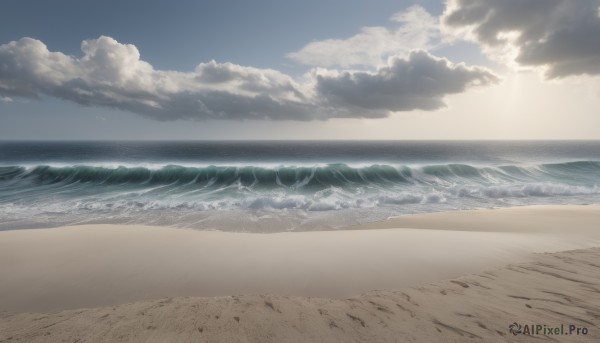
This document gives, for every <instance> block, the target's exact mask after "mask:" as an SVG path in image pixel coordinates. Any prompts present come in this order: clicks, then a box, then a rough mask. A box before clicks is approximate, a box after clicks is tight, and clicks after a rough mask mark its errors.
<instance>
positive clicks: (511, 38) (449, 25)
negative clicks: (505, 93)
mask: <svg viewBox="0 0 600 343" xmlns="http://www.w3.org/2000/svg"><path fill="white" fill-rule="evenodd" d="M599 5H600V1H598V0H578V1H573V0H503V1H497V0H477V1H475V0H450V1H449V2H448V5H447V8H446V10H445V13H444V15H443V16H442V22H443V25H444V27H445V28H446V30H447V31H448V32H450V33H452V34H454V35H458V36H461V37H466V38H468V39H471V40H474V41H476V42H478V43H480V44H481V45H482V46H483V47H484V49H485V51H486V52H487V53H488V54H489V55H490V56H491V57H492V58H496V59H499V60H503V61H506V60H509V61H511V62H513V63H517V64H518V65H519V66H527V67H544V68H545V69H546V77H548V78H561V77H566V76H570V75H580V74H589V75H598V74H600V17H599V14H598V13H599Z"/></svg>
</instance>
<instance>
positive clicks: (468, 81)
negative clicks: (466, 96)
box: [316, 51, 499, 116]
mask: <svg viewBox="0 0 600 343" xmlns="http://www.w3.org/2000/svg"><path fill="white" fill-rule="evenodd" d="M316 79H317V86H316V87H317V91H318V94H320V95H321V96H322V97H324V98H325V99H326V100H327V102H328V103H330V104H335V105H338V106H340V107H345V108H350V109H353V110H367V111H374V113H380V114H381V116H385V114H386V113H387V112H389V111H392V112H396V111H410V110H416V109H419V110H435V109H438V108H440V107H443V106H444V102H443V97H444V96H445V95H447V94H454V93H460V92H463V91H465V89H466V88H467V87H470V86H481V85H490V84H495V83H497V82H498V81H499V78H498V77H497V76H495V75H494V74H493V73H491V72H490V71H489V70H487V69H484V68H479V67H467V66H465V65H464V64H452V63H451V62H450V61H448V60H446V59H443V58H437V57H434V56H432V55H430V54H429V53H427V52H425V51H413V52H411V53H410V54H409V56H408V58H400V57H398V56H394V57H391V58H389V60H388V63H387V65H385V66H382V67H380V68H378V69H377V71H376V72H363V71H354V72H352V71H346V72H341V73H323V72H321V73H319V72H317V73H316Z"/></svg>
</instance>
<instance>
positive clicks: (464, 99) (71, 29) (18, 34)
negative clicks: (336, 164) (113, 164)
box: [0, 0, 600, 139]
mask: <svg viewBox="0 0 600 343" xmlns="http://www.w3.org/2000/svg"><path fill="white" fill-rule="evenodd" d="M477 4H478V5H477V6H479V7H480V8H473V7H474V6H473V5H472V4H470V2H469V1H467V0H456V1H454V0H453V1H450V2H448V3H446V2H442V1H414V2H409V1H374V2H373V1H371V2H368V1H303V2H288V1H253V2H248V1H219V2H213V3H208V2H198V1H171V2H164V1H163V2H157V1H126V2H125V1H102V2H100V1H52V2H50V1H30V0H21V1H13V0H9V1H5V2H3V5H2V11H1V12H0V45H1V47H0V65H1V64H2V63H3V59H4V69H3V70H0V99H1V101H0V139H289V138H293V139H482V138H493V139H569V138H570V139H577V138H585V139H598V138H600V132H596V131H598V130H591V129H590V127H592V126H594V125H597V124H600V123H599V122H598V120H599V119H598V116H597V115H595V114H594V113H595V112H596V110H595V109H596V108H597V106H598V105H599V98H600V87H599V82H598V80H597V77H596V75H597V74H598V73H600V70H597V69H596V68H595V67H594V65H596V64H597V63H596V62H597V61H599V56H600V47H598V46H597V45H599V41H598V40H597V39H595V38H593V37H594V36H600V35H597V34H596V33H600V31H598V27H600V24H598V23H597V21H598V22H600V19H599V18H598V15H597V13H596V14H594V15H590V14H589V13H591V12H593V11H591V12H590V9H596V10H597V9H598V6H599V3H598V1H591V0H586V1H582V2H581V4H580V5H579V6H577V7H576V6H569V5H568V2H565V0H557V1H553V2H540V1H535V0H526V1H522V2H519V1H517V2H515V1H507V2H505V3H503V4H498V2H494V1H491V0H488V1H481V2H479V3H477ZM477 6H475V7H477ZM582 9H583V10H582ZM585 9H588V10H587V11H585ZM482 11H487V13H490V14H492V16H491V17H493V18H495V20H493V21H490V20H487V19H486V17H481V18H477V16H476V14H477V13H481V12H482ZM532 14H537V15H536V16H537V17H542V18H543V17H544V15H547V16H548V17H547V18H553V19H552V20H542V21H540V22H536V21H535V20H530V18H532V17H531V15H532ZM528 16H529V17H528ZM465 18H474V19H472V20H471V21H470V22H468V21H465V20H466V19H465ZM488 18H489V16H488ZM510 18H512V19H511V20H509V19H510ZM482 32H492V33H493V34H494V35H495V36H494V37H492V36H490V35H487V36H486V35H483V34H482ZM515 32H516V33H517V36H519V37H521V41H520V40H519V39H518V37H516V36H515V37H512V36H510V34H511V33H512V34H514V33H515ZM536 32H538V33H536ZM539 32H542V33H539ZM536 34H538V36H536ZM539 35H541V36H539ZM569 35H571V36H569ZM582 36H583V37H588V36H589V37H591V38H589V39H587V38H586V39H574V38H573V37H582ZM24 37H29V38H31V40H24V39H23V38H24ZM102 37H103V38H102ZM497 37H502V41H498V40H497ZM504 37H508V38H504ZM553 37H557V38H553ZM561 37H566V38H562V39H561ZM550 38H552V39H550ZM580 40H581V41H580ZM83 41H87V42H88V43H86V44H87V46H88V48H89V50H88V52H87V53H85V54H84V52H82V42H83ZM10 42H15V44H14V45H10ZM17 42H18V44H17ZM540 42H547V43H545V44H542V43H540ZM519 44H521V45H519ZM536 44H537V45H536ZM44 45H45V48H44V49H45V50H44V51H42V52H40V54H39V55H37V54H32V53H31V51H32V50H30V49H34V48H35V49H38V50H35V51H38V52H39V51H40V50H39V48H40V47H43V46H44ZM590 47H591V48H590ZM2 49H4V50H2ZM132 49H133V50H132ZM136 51H137V52H138V53H139V61H141V62H140V63H138V62H136V60H135V58H134V59H133V60H132V62H131V63H132V64H126V63H125V62H123V63H122V64H118V65H112V64H109V63H108V62H107V60H106V58H104V57H106V56H112V55H111V54H113V53H115V54H116V55H115V56H117V57H116V58H117V59H121V60H123V61H126V60H127V61H129V58H130V57H131V56H134V57H135V56H136ZM517 51H520V54H519V53H517ZM46 52H48V53H53V54H55V55H56V54H59V55H57V56H59V57H58V58H59V60H60V61H58V60H57V61H58V62H56V61H55V62H56V63H55V62H52V63H54V64H52V63H51V62H48V61H49V58H48V57H47V55H45V53H46ZM101 53H102V54H104V55H102V56H104V57H102V56H101V55H100V54H101ZM15 54H16V55H15ZM19 54H20V55H19ZM119 54H121V55H119ZM14 56H17V57H16V58H13V57H14ZM86 56H87V57H86ZM63 57H64V58H63ZM36 58H37V60H36ZM86 58H87V59H89V60H90V61H87V62H86ZM63 59H64V61H63ZM66 60H68V62H65V61H66ZM20 61H26V62H23V63H21V62H20ZM61 61H62V62H61ZM211 61H215V62H211ZM63 62H64V63H67V64H68V65H66V66H65V65H64V63H63ZM127 63H129V62H127ZM136 63H137V64H136ZM201 63H203V67H198V65H199V64H201ZM211 63H213V64H211ZM460 63H463V64H460ZM40 65H43V66H44V68H46V69H44V71H43V72H41V71H40V69H39V68H38V67H39V66H40ZM86 68H87V69H86ZM90 69H97V70H96V72H90V71H89V70H90ZM117 69H118V70H117ZM48 70H49V71H48ZM48 73H51V76H52V77H54V79H50V76H49V75H50V74H48ZM123 73H125V74H127V75H125V76H124V74H123ZM223 73H226V76H225V78H226V81H223V80H220V81H215V80H214V78H215V77H219V78H221V77H224V76H223V75H224V74H223ZM110 75H113V76H114V78H112V79H111V78H110V77H109V76H110ZM390 75H391V78H390ZM135 80H138V81H139V80H145V81H144V83H143V84H142V83H140V82H142V81H139V82H138V83H132V82H133V81H135ZM257 80H258V81H257ZM159 82H161V84H162V83H164V84H162V86H161V87H162V88H160V87H158V86H156V84H157V83H159ZM150 88H151V89H150ZM129 92H131V94H129ZM548 99H550V100H548ZM574 113H575V114H574ZM596 127H597V126H596Z"/></svg>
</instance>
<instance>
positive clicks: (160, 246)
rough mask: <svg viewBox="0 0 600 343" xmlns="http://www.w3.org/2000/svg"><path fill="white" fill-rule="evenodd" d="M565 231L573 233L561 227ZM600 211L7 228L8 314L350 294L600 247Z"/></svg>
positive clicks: (0, 246) (1, 238) (1, 244)
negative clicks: (325, 227)
mask: <svg viewBox="0 0 600 343" xmlns="http://www.w3.org/2000/svg"><path fill="white" fill-rule="evenodd" d="M565 223H567V224H570V225H569V226H567V228H568V231H567V230H566V229H565ZM597 227H600V206H599V205H592V206H572V205H566V206H536V207H515V208H505V209H493V210H473V211H455V212H443V213H432V214H421V215H414V216H406V217H398V218H393V219H390V220H387V221H383V222H374V223H371V224H368V225H362V226H360V227H350V228H349V229H348V230H336V231H305V232H283V233H268V234H265V233H238V232H223V231H201V230H191V229H178V228H170V227H166V228H165V227H150V226H139V225H83V226H73V227H59V228H52V229H28V230H10V231H2V232H0V272H2V274H3V275H10V278H4V280H1V281H0V309H4V310H11V311H17V312H18V311H58V310H64V309H75V308H83V307H98V306H109V305H117V304H121V303H124V302H130V301H141V300H148V299H155V298H160V297H165V296H168V297H176V296H227V295H232V294H277V295H281V296H309V297H328V298H347V297H351V296H356V295H358V294H361V293H365V292H368V291H371V290H373V289H398V288H403V287H414V286H418V285H421V284H426V283H430V282H435V281H439V280H442V279H449V278H454V277H459V276H462V275H467V274H472V273H476V272H479V271H481V270H486V269H492V268H498V267H502V266H504V265H506V264H508V263H521V262H527V261H528V260H529V259H530V258H531V255H532V253H539V252H557V251H563V250H573V249H583V248H590V247H595V246H600V230H597V229H596V228H597Z"/></svg>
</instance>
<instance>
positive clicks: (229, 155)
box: [0, 141, 600, 232]
mask: <svg viewBox="0 0 600 343" xmlns="http://www.w3.org/2000/svg"><path fill="white" fill-rule="evenodd" d="M591 203H600V142H594V141H564V142H559V141H228V142H214V141H210V142H209V141H204V142H201V141H194V142H4V143H0V229H3V230H6V229H17V228H29V227H53V226H60V225H74V224H89V223H129V224H133V223H135V224H149V225H171V226H179V227H189V228H196V229H219V230H232V231H251V232H263V231H294V230H314V229H339V228H343V227H344V226H347V225H353V224H359V223H365V222H369V221H376V220H382V219H386V218H389V217H392V216H399V215H407V214H413V213H424V212H437V211H448V210H465V209H478V208H495V207H507V206H519V205H533V204H591Z"/></svg>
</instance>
